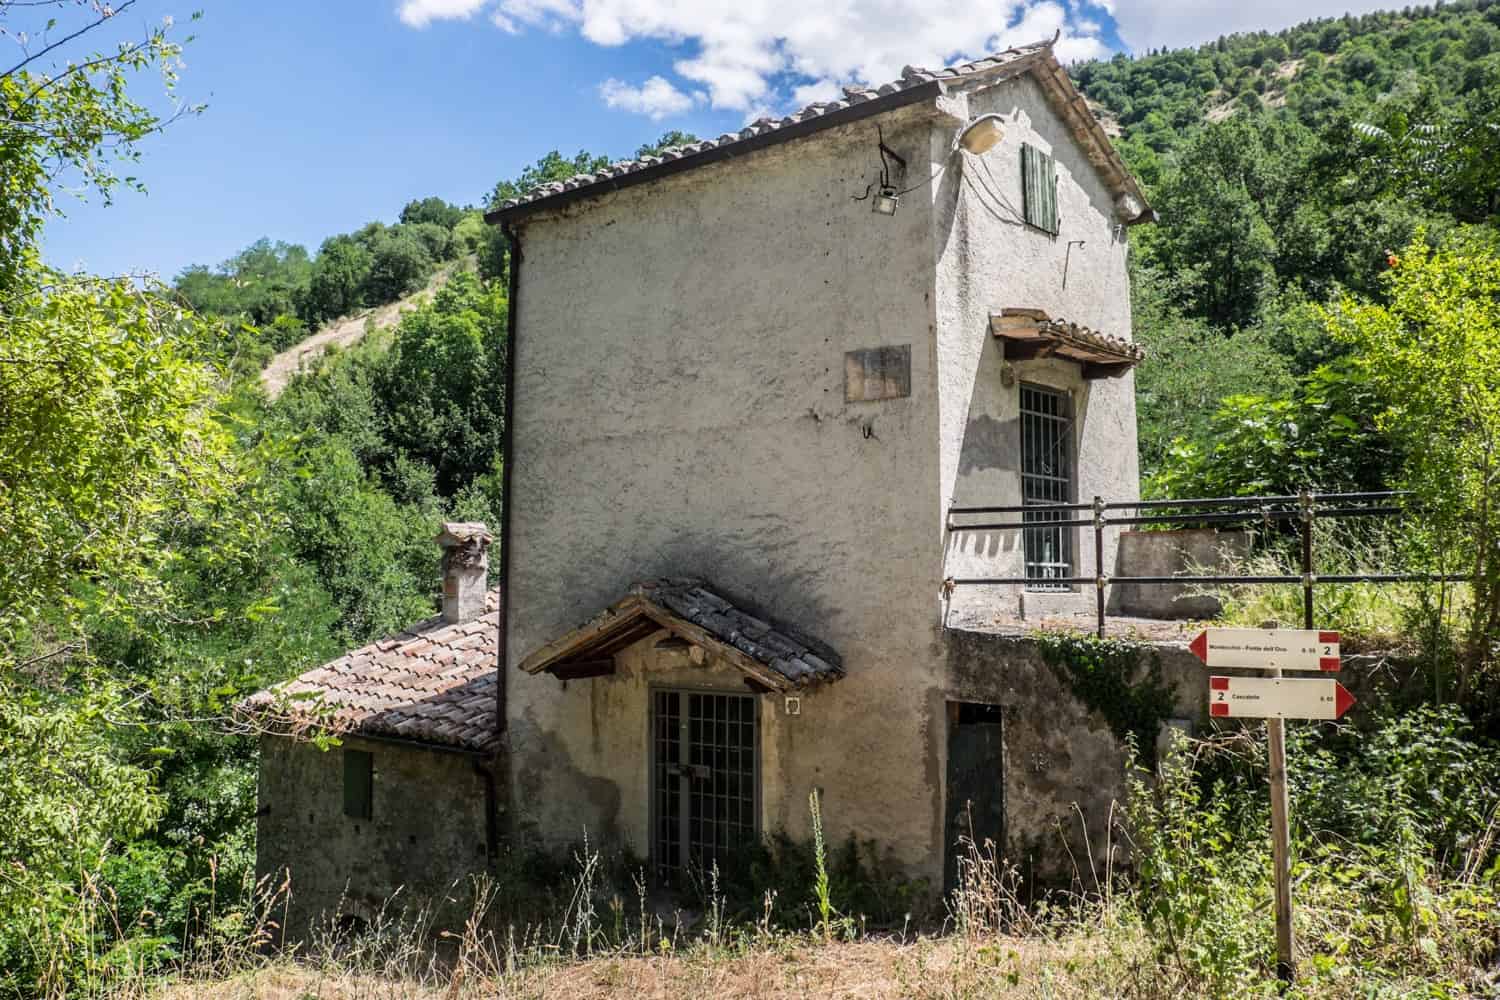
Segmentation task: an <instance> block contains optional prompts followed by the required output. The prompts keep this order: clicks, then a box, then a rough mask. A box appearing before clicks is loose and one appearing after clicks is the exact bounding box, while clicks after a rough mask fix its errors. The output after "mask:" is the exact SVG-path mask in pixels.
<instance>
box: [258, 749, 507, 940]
mask: <svg viewBox="0 0 1500 1000" xmlns="http://www.w3.org/2000/svg"><path fill="white" fill-rule="evenodd" d="M346 750H353V751H363V752H367V753H369V754H370V755H371V760H372V765H373V779H372V782H371V792H372V794H371V799H370V816H369V818H368V819H360V818H354V817H351V816H348V815H345V811H344V757H343V755H344V752H345V751H346ZM476 763H479V764H481V765H483V764H486V763H488V762H487V761H486V759H485V758H482V757H476V756H473V755H470V754H464V753H453V752H445V751H440V750H430V749H425V748H423V747H421V746H419V745H416V744H402V743H393V742H384V741H381V742H376V741H371V740H360V739H354V738H346V739H344V741H343V746H342V747H334V748H331V749H329V750H326V751H325V750H320V749H319V748H318V747H317V746H315V745H313V744H310V743H304V742H298V741H295V740H292V739H288V738H285V737H281V736H269V735H268V736H262V737H261V740H260V794H259V802H260V813H259V816H258V819H257V822H256V875H257V877H258V878H266V877H270V878H272V879H275V880H276V883H277V884H280V882H281V879H282V878H283V877H284V875H285V874H286V873H288V872H289V874H290V879H291V902H290V905H289V907H288V908H287V910H286V911H285V927H284V931H285V941H286V942H287V943H291V942H295V941H304V940H307V939H308V938H309V937H310V936H311V937H315V936H316V932H317V931H318V929H319V928H323V927H329V926H332V925H336V924H337V923H339V922H340V921H341V920H342V921H344V922H345V923H348V922H349V921H351V920H353V921H363V922H364V923H366V924H368V923H370V922H372V921H373V920H374V919H375V917H376V916H377V915H378V914H379V913H380V912H381V909H382V907H386V908H387V912H395V913H399V912H400V911H402V910H403V909H405V910H406V911H407V912H408V913H409V914H411V915H415V913H416V912H417V911H418V910H420V909H422V908H424V907H431V908H432V910H433V913H434V915H435V917H436V921H435V923H436V926H438V927H461V925H462V922H463V919H464V918H465V917H467V916H468V912H469V908H468V903H469V891H468V890H469V883H470V879H469V877H470V876H471V875H476V874H482V873H486V872H488V871H490V870H491V866H492V857H491V851H492V850H493V849H494V847H495V846H496V845H495V844H494V843H493V842H492V838H493V837H495V835H496V834H495V832H494V831H496V830H498V829H499V827H498V820H499V817H498V816H493V817H491V816H487V815H486V809H487V803H493V802H494V800H495V798H494V796H492V795H491V794H490V793H489V790H488V788H487V781H486V779H485V777H484V775H483V774H481V773H480V772H479V771H477V770H476V769H475V765H476ZM497 780H499V775H498V774H497ZM279 916H280V915H278V917H279Z"/></svg>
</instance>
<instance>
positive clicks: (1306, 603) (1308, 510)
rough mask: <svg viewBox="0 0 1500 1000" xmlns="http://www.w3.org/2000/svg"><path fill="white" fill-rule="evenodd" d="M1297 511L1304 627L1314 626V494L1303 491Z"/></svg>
mask: <svg viewBox="0 0 1500 1000" xmlns="http://www.w3.org/2000/svg"><path fill="white" fill-rule="evenodd" d="M1297 509H1298V512H1299V513H1300V514H1301V525H1302V627H1303V628H1308V629H1310V628H1315V627H1316V626H1314V625H1313V580H1314V577H1313V537H1312V536H1313V503H1312V494H1311V493H1309V492H1307V490H1303V491H1302V492H1301V493H1299V494H1298V495H1297Z"/></svg>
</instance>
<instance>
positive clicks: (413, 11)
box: [396, 0, 488, 28]
mask: <svg viewBox="0 0 1500 1000" xmlns="http://www.w3.org/2000/svg"><path fill="white" fill-rule="evenodd" d="M487 2H488V0H403V2H402V4H401V6H400V7H399V8H398V9H397V11H396V16H397V17H399V18H401V21H402V23H404V24H407V25H410V26H411V27H413V28H425V27H427V25H428V24H430V23H431V22H433V21H452V20H462V19H464V18H468V17H472V16H474V12H475V11H477V10H479V9H480V8H481V7H483V6H484V5H485V4H486V3H487Z"/></svg>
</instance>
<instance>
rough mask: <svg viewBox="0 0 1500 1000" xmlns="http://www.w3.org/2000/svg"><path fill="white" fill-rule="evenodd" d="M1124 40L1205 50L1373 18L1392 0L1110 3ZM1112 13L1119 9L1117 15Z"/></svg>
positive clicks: (1134, 45)
mask: <svg viewBox="0 0 1500 1000" xmlns="http://www.w3.org/2000/svg"><path fill="white" fill-rule="evenodd" d="M1096 3H1098V6H1100V7H1102V8H1104V9H1105V10H1109V11H1110V12H1111V13H1113V14H1114V17H1115V25H1116V28H1117V30H1118V31H1119V33H1120V38H1121V39H1122V40H1124V42H1125V44H1126V45H1129V46H1130V48H1131V49H1132V50H1133V51H1135V52H1142V51H1145V50H1146V49H1157V48H1161V47H1162V46H1166V47H1167V48H1180V47H1182V46H1186V45H1201V44H1202V43H1204V42H1208V41H1212V40H1213V39H1215V38H1218V37H1219V36H1220V35H1232V34H1234V33H1235V32H1237V31H1280V30H1281V29H1282V28H1290V27H1291V26H1292V25H1294V24H1301V23H1302V22H1303V21H1309V20H1312V19H1313V18H1318V17H1338V16H1340V15H1343V14H1367V13H1369V12H1370V11H1372V10H1388V9H1390V8H1391V7H1395V6H1397V4H1395V3H1393V2H1392V0H1332V2H1330V0H1258V2H1257V3H1253V4H1251V3H1245V2H1244V0H1108V5H1107V6H1106V4H1105V3H1102V2H1098V0H1096ZM1111 8H1113V9H1112V10H1111Z"/></svg>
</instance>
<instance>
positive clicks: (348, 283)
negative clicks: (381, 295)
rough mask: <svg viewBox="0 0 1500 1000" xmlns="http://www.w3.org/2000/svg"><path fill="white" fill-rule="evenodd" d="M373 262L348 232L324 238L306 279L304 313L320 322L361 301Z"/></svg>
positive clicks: (315, 322)
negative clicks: (347, 234) (309, 275)
mask: <svg viewBox="0 0 1500 1000" xmlns="http://www.w3.org/2000/svg"><path fill="white" fill-rule="evenodd" d="M374 266H375V257H374V255H373V254H372V253H370V250H369V248H368V247H366V246H365V245H364V244H363V243H362V242H360V241H358V240H356V239H354V238H352V237H349V236H335V237H332V238H330V239H328V240H325V241H324V243H323V246H322V248H321V249H319V251H318V259H317V260H316V261H315V262H314V263H313V268H312V276H311V277H310V278H309V280H308V288H307V300H306V303H305V305H304V306H303V310H302V311H303V315H304V316H306V317H307V319H308V321H309V322H311V323H314V324H320V323H326V322H328V321H329V320H331V319H337V318H338V317H340V316H345V315H348V314H349V313H351V312H353V311H354V310H355V309H358V308H359V307H360V306H362V305H364V302H365V300H364V291H365V286H366V284H367V283H368V281H369V278H370V272H371V270H373V268H374Z"/></svg>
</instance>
